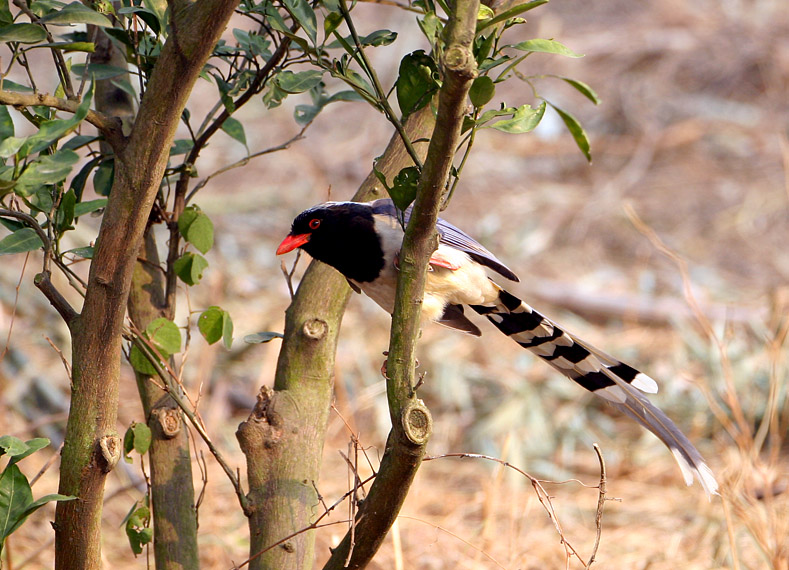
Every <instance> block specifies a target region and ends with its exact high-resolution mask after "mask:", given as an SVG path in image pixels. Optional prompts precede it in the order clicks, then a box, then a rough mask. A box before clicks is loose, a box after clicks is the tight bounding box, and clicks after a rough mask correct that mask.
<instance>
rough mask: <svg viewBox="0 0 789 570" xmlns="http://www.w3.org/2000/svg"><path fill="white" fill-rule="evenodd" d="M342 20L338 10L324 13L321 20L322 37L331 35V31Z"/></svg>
mask: <svg viewBox="0 0 789 570" xmlns="http://www.w3.org/2000/svg"><path fill="white" fill-rule="evenodd" d="M342 21H343V17H342V14H340V13H338V12H329V13H328V14H326V18H325V19H324V20H323V37H324V38H326V39H328V38H329V37H331V35H332V32H334V30H336V29H337V28H339V27H340V24H342Z"/></svg>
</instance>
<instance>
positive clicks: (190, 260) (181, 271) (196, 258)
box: [173, 252, 208, 285]
mask: <svg viewBox="0 0 789 570" xmlns="http://www.w3.org/2000/svg"><path fill="white" fill-rule="evenodd" d="M206 267H208V262H207V261H206V260H205V257H203V256H202V255H199V254H196V253H192V252H187V253H185V254H183V255H182V256H181V257H179V258H178V259H176V260H175V263H173V270H174V271H175V274H176V275H178V278H179V279H180V280H181V281H183V282H184V283H186V284H187V285H196V284H197V283H199V282H200V279H202V277H203V270H205V268H206Z"/></svg>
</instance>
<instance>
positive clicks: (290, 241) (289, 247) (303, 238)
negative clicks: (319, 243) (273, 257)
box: [277, 234, 312, 255]
mask: <svg viewBox="0 0 789 570" xmlns="http://www.w3.org/2000/svg"><path fill="white" fill-rule="evenodd" d="M310 235H312V234H296V235H293V234H290V235H288V236H286V237H285V239H283V240H282V243H281V244H279V247H278V248H277V255H282V254H283V253H288V252H289V251H293V250H294V249H296V248H297V247H301V246H303V245H304V244H305V243H307V242H308V241H310Z"/></svg>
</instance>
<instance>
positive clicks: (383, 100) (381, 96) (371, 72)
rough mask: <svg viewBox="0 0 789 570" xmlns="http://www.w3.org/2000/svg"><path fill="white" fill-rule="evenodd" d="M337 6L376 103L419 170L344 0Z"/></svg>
mask: <svg viewBox="0 0 789 570" xmlns="http://www.w3.org/2000/svg"><path fill="white" fill-rule="evenodd" d="M339 6H340V13H341V14H342V17H343V19H344V20H345V23H346V25H347V26H348V30H349V31H350V32H351V36H352V37H353V43H354V44H355V45H356V49H357V50H359V57H361V58H362V62H363V65H364V67H365V71H366V72H367V75H368V77H369V78H370V79H371V80H372V82H373V89H375V94H376V96H377V97H378V104H379V105H381V109H382V110H383V112H384V115H386V118H387V119H388V120H389V122H390V123H392V126H394V128H395V129H396V130H397V134H399V135H400V139H401V140H402V141H403V146H405V149H406V151H407V152H408V155H409V156H410V157H411V160H413V161H414V164H415V165H416V167H417V168H418V169H419V170H420V172H421V170H422V166H423V165H422V160H421V159H420V158H419V155H418V154H417V152H416V149H414V145H413V144H412V143H411V139H410V138H409V137H408V134H407V133H406V132H405V128H404V127H403V123H402V122H400V120H399V119H398V118H397V115H395V113H394V111H393V110H392V107H391V105H389V99H387V97H386V93H384V90H383V87H382V86H381V81H380V80H379V79H378V74H377V73H376V72H375V68H374V67H373V66H372V65H370V60H369V59H367V55H366V54H365V53H364V47H363V46H362V42H361V40H360V39H359V34H358V33H357V32H356V26H355V25H354V23H353V20H352V19H351V14H350V12H349V11H348V7H347V6H346V5H345V0H340V3H339Z"/></svg>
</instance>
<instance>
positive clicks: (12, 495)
mask: <svg viewBox="0 0 789 570" xmlns="http://www.w3.org/2000/svg"><path fill="white" fill-rule="evenodd" d="M32 502H33V492H32V491H31V490H30V483H28V481H27V477H25V476H24V475H23V474H22V472H21V471H20V470H19V466H18V465H16V464H14V463H12V464H9V465H7V466H6V468H5V469H4V470H3V473H2V474H0V541H3V540H5V539H6V538H7V537H8V535H10V534H11V533H12V532H14V531H15V530H16V529H17V528H19V526H20V525H21V524H22V523H23V522H24V520H25V517H24V513H25V511H26V510H27V508H28V507H29V506H30V504H31V503H32Z"/></svg>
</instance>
